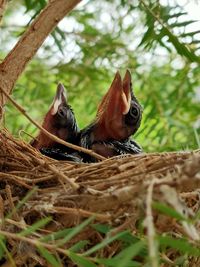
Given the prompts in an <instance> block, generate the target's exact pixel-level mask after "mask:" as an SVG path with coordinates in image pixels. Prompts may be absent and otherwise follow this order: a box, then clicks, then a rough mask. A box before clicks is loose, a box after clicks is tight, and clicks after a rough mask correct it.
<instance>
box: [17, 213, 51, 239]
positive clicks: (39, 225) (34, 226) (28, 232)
mask: <svg viewBox="0 0 200 267" xmlns="http://www.w3.org/2000/svg"><path fill="white" fill-rule="evenodd" d="M51 220H52V218H51V217H45V218H44V219H41V220H39V221H38V222H36V223H34V224H32V225H31V226H29V227H28V228H27V229H24V230H23V231H21V232H20V233H18V234H17V235H19V236H27V235H31V234H32V233H34V232H36V231H37V230H38V229H40V228H42V227H44V226H45V225H47V224H48V223H49V222H50V221H51Z"/></svg>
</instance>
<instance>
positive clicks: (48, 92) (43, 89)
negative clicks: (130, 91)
mask: <svg viewBox="0 0 200 267" xmlns="http://www.w3.org/2000/svg"><path fill="white" fill-rule="evenodd" d="M46 2H47V1H46V0H26V1H17V0H15V1H10V4H9V8H8V10H7V12H6V15H5V16H4V20H3V23H2V29H1V36H0V41H1V51H0V60H3V58H4V57H5V55H6V54H7V52H8V51H9V50H10V49H11V48H12V47H13V45H14V44H15V43H16V41H17V40H18V38H19V36H20V35H21V34H22V33H23V32H24V30H25V29H26V28H27V27H28V25H29V24H30V23H31V21H32V20H33V19H34V17H35V16H36V15H37V14H38V13H39V12H40V10H41V9H42V8H43V7H44V6H45V4H46ZM180 2H181V1H175V0H170V1H158V0H150V1H145V0H144V1H143V0H140V1H124V0H113V1H106V0H102V1H83V2H82V3H81V4H80V5H79V6H78V8H76V9H75V10H74V11H73V12H71V13H70V15H69V16H68V17H66V18H65V19H64V20H63V21H62V22H61V23H60V24H59V25H58V27H57V28H56V29H55V30H54V32H53V33H52V34H51V36H49V37H48V38H47V40H46V41H45V43H44V45H43V46H42V47H41V48H40V50H39V51H38V53H37V55H36V56H35V58H34V60H32V62H31V63H30V64H29V65H28V66H27V68H26V71H25V72H24V74H23V75H22V76H21V78H20V79H19V80H18V82H17V84H16V86H15V89H14V93H13V96H14V98H15V99H16V101H17V102H18V103H20V104H21V105H22V106H23V107H24V108H25V109H26V110H27V112H28V113H29V114H30V115H31V116H32V117H33V118H34V119H35V120H37V121H39V122H42V118H43V116H44V114H45V113H46V112H47V110H48V107H49V105H50V104H51V102H52V100H53V97H54V93H55V89H56V84H57V83H58V81H61V82H62V83H63V84H64V85H65V87H66V88H67V91H68V95H69V101H70V104H71V105H72V107H73V109H74V111H75V114H76V117H77V120H78V123H79V126H80V128H82V127H85V126H86V125H87V124H88V123H90V122H91V121H92V120H93V119H94V117H95V113H96V109H97V105H98V102H99V101H100V100H101V97H102V96H103V95H104V94H105V92H106V91H107V89H108V88H109V85H110V84H111V81H112V79H113V77H114V73H115V72H116V70H120V72H121V73H122V74H123V73H124V72H125V70H126V69H127V68H129V69H130V70H131V73H132V77H133V87H134V92H135V94H136V96H137V98H138V99H139V101H140V102H141V104H142V106H143V108H144V112H143V121H142V125H141V127H140V129H139V131H138V133H137V134H136V135H135V136H134V138H135V139H136V140H137V141H138V142H139V143H140V144H141V145H142V147H143V148H144V150H145V151H170V150H185V149H196V148H198V147H200V75H199V63H200V57H199V55H200V30H199V29H200V27H198V25H200V23H199V22H196V21H195V20H194V19H193V18H192V17H191V15H190V16H189V15H188V14H187V12H186V9H185V8H184V5H183V4H186V2H187V1H182V4H181V5H179V3H180ZM183 2H184V3H183ZM195 4H196V6H197V8H199V5H198V3H195V2H194V5H195ZM111 11H112V12H111ZM4 124H5V126H6V127H7V128H8V129H9V130H10V131H11V132H12V133H13V134H15V135H18V134H19V132H20V130H24V131H25V132H27V133H30V134H31V135H36V132H37V129H35V127H34V126H33V125H31V124H30V123H29V122H28V121H27V120H26V119H25V118H24V117H23V116H22V115H21V114H19V113H18V111H16V110H15V109H14V107H12V106H11V105H7V107H6V114H5V118H4ZM22 137H23V138H24V139H26V140H30V138H29V137H28V136H27V135H26V134H24V135H23V136H22Z"/></svg>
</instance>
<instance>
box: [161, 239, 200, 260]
mask: <svg viewBox="0 0 200 267" xmlns="http://www.w3.org/2000/svg"><path fill="white" fill-rule="evenodd" d="M158 240H159V242H160V245H164V246H165V247H170V248H174V249H176V250H177V251H180V252H182V253H187V254H188V255H190V256H200V247H199V246H196V247H195V246H194V245H192V244H190V243H189V241H188V240H186V239H181V238H173V237H171V236H160V237H158Z"/></svg>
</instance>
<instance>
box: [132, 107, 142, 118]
mask: <svg viewBox="0 0 200 267" xmlns="http://www.w3.org/2000/svg"><path fill="white" fill-rule="evenodd" d="M130 115H131V116H132V117H133V118H138V117H139V115H140V111H139V108H138V107H135V106H132V107H131V109H130Z"/></svg>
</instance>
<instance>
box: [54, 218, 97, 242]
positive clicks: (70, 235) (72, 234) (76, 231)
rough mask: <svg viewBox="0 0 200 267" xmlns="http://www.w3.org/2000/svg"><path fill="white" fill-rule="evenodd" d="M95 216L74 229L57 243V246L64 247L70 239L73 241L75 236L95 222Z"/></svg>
mask: <svg viewBox="0 0 200 267" xmlns="http://www.w3.org/2000/svg"><path fill="white" fill-rule="evenodd" d="M94 217H95V216H92V217H90V218H88V219H87V220H85V221H84V222H82V223H81V224H79V225H77V226H76V227H74V228H72V229H71V231H70V232H69V233H68V234H67V235H66V236H65V237H64V238H63V239H62V240H60V241H58V242H57V246H62V245H64V244H65V243H67V242H68V241H69V240H70V239H72V238H73V237H74V236H75V235H77V234H78V233H80V232H81V231H82V230H83V229H84V228H85V227H86V226H87V225H88V224H90V223H91V222H92V221H93V220H94Z"/></svg>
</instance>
